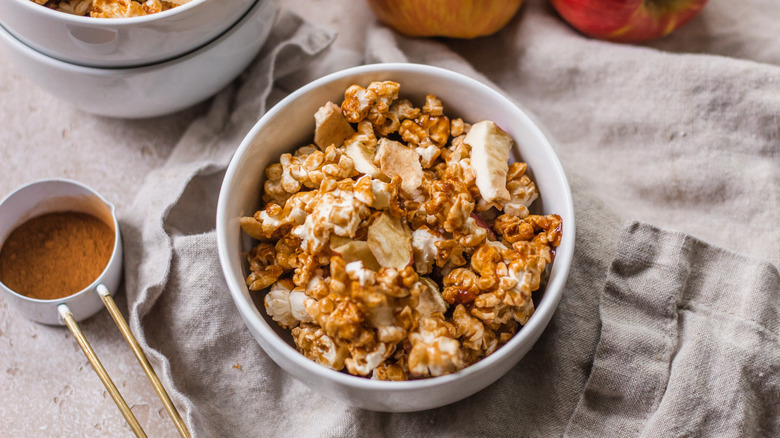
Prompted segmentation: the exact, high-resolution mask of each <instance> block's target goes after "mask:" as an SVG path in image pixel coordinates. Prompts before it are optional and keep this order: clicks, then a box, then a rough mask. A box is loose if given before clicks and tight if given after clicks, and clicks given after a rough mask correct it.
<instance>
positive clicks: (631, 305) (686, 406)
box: [566, 222, 780, 437]
mask: <svg viewBox="0 0 780 438" xmlns="http://www.w3.org/2000/svg"><path fill="white" fill-rule="evenodd" d="M735 291H739V293H734V292H735ZM600 316H601V320H602V330H601V337H600V340H599V344H598V347H597V349H596V355H595V357H594V362H593V368H592V371H591V374H590V377H589V379H588V382H587V384H586V386H585V390H584V392H583V395H582V397H581V399H580V401H579V403H578V406H577V409H576V410H575V412H574V414H573V416H572V418H571V420H570V422H569V425H568V428H567V430H566V435H567V436H652V437H664V436H733V437H739V436H777V435H778V434H780V403H779V402H780V350H778V342H779V341H780V330H778V327H779V326H778V322H780V276H779V275H778V271H777V268H775V267H774V266H773V265H771V264H769V263H767V262H763V261H760V260H755V259H751V258H749V257H746V256H744V255H741V254H737V253H733V252H730V251H726V250H724V249H721V248H717V247H713V246H710V245H708V244H706V243H704V242H702V241H700V240H697V239H695V238H693V237H691V236H690V235H687V234H684V233H678V232H671V231H665V230H662V229H660V228H657V227H654V226H652V225H648V224H644V223H641V222H633V223H631V224H629V225H628V226H627V227H626V228H625V230H624V232H623V233H622V235H621V238H620V243H619V249H618V251H617V254H616V256H615V260H614V261H613V263H612V265H611V267H610V272H609V274H608V276H607V283H606V285H605V287H604V290H603V293H602V296H601V303H600Z"/></svg>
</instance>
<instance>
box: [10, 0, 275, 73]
mask: <svg viewBox="0 0 780 438" xmlns="http://www.w3.org/2000/svg"><path fill="white" fill-rule="evenodd" d="M0 1H5V0H0ZM17 1H23V2H29V3H32V4H33V5H38V4H37V3H35V2H33V1H31V0H17ZM193 1H196V0H193ZM215 1H216V0H215ZM268 1H269V0H252V2H254V3H253V5H252V6H251V7H250V8H249V9H247V11H246V12H244V14H243V15H242V16H241V17H240V18H239V19H238V20H236V22H235V23H233V24H232V25H231V26H230V27H228V28H227V29H225V30H224V31H223V32H222V33H221V34H219V35H217V36H216V37H214V38H213V39H212V40H211V41H209V42H207V43H206V44H204V45H202V46H200V47H198V48H195V49H193V50H192V51H189V52H187V53H184V54H182V55H180V56H177V57H174V58H170V59H165V60H162V61H159V62H152V63H150V64H143V65H138V66H130V67H90V66H86V65H81V64H74V63H71V62H67V61H63V60H61V59H58V58H54V57H52V56H49V55H46V54H45V53H42V52H39V51H38V50H36V49H34V48H32V47H30V46H28V45H27V44H25V43H24V42H23V41H21V40H20V39H19V38H17V37H16V36H15V35H14V34H12V33H11V32H10V31H9V30H8V29H6V28H5V26H3V24H2V23H0V39H4V40H5V41H6V42H7V43H8V44H9V45H11V46H13V48H14V49H15V50H18V51H20V52H23V53H25V54H27V55H28V56H30V57H31V58H34V60H35V61H36V62H40V63H43V64H46V65H47V66H49V67H52V68H56V69H66V70H70V71H72V72H74V73H77V74H85V75H91V76H114V75H117V74H120V75H125V74H142V73H144V72H149V71H154V70H158V69H161V68H166V67H168V66H170V65H175V64H179V63H183V62H187V61H188V60H190V59H192V58H193V57H196V56H199V55H201V54H203V53H204V52H207V51H209V50H212V49H214V48H215V47H216V46H218V45H220V44H221V43H222V42H224V41H225V40H226V39H228V38H230V37H231V36H232V35H233V34H234V33H236V32H237V31H238V30H239V29H240V28H241V26H242V25H243V23H244V22H245V21H246V20H247V19H248V18H249V17H250V16H252V15H253V14H254V13H255V11H256V10H257V9H259V8H261V7H262V6H263V5H264V4H266V3H268ZM38 6H40V5H38ZM46 9H48V8H46ZM54 12H56V13H57V14H63V12H57V11H54ZM65 15H68V14H65ZM152 15H154V14H152ZM95 20H97V19H95ZM100 20H102V18H101V19H100Z"/></svg>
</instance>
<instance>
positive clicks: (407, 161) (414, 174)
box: [375, 138, 423, 194]
mask: <svg viewBox="0 0 780 438" xmlns="http://www.w3.org/2000/svg"><path fill="white" fill-rule="evenodd" d="M375 161H379V168H380V169H382V173H384V174H385V175H387V176H389V177H390V178H392V177H394V176H400V177H401V189H402V190H403V191H404V192H406V193H408V194H413V193H414V191H415V190H417V188H419V187H420V184H422V179H423V169H422V165H420V157H419V155H417V153H416V152H415V151H414V150H412V149H410V148H408V147H406V146H404V145H403V144H401V143H399V142H397V141H394V140H388V139H387V138H382V139H380V140H379V146H378V147H377V153H376V158H375Z"/></svg>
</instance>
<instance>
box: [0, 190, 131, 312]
mask: <svg viewBox="0 0 780 438" xmlns="http://www.w3.org/2000/svg"><path fill="white" fill-rule="evenodd" d="M121 276H122V238H121V236H120V233H119V223H118V222H117V219H116V213H115V209H114V206H113V205H112V204H111V203H109V202H108V201H106V200H105V199H104V198H103V197H102V196H100V195H99V194H98V193H97V192H95V191H94V190H92V189H91V188H89V187H87V186H86V185H84V184H82V183H79V182H77V181H72V180H67V179H51V180H44V181H38V182H34V183H32V184H28V185H26V186H23V187H21V188H19V189H17V190H16V191H15V192H13V193H11V194H10V195H8V196H7V197H6V198H5V199H4V200H3V201H2V202H0V290H2V291H3V292H5V294H6V296H7V297H9V300H10V301H11V302H12V303H13V304H14V306H15V307H16V308H17V309H18V310H19V311H20V312H21V313H22V314H24V315H25V316H26V317H27V318H29V319H32V320H33V321H37V322H40V323H43V324H49V325H64V324H65V322H64V321H63V319H62V317H61V316H60V314H59V312H58V306H59V305H60V304H67V306H68V308H70V311H71V312H72V313H73V317H74V318H75V320H76V321H81V320H83V319H86V318H88V317H90V316H92V315H93V314H95V313H97V312H98V311H99V310H101V309H102V308H103V303H102V301H101V298H100V295H99V294H98V293H97V287H98V285H101V284H102V285H104V286H105V287H106V288H107V289H108V290H109V291H111V293H112V294H113V293H114V291H116V290H117V287H118V286H119V281H120V279H121Z"/></svg>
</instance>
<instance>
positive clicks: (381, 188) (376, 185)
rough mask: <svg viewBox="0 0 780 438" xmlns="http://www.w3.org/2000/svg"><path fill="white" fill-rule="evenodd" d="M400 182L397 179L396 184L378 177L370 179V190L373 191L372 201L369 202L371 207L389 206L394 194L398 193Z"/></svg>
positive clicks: (381, 208) (380, 208)
mask: <svg viewBox="0 0 780 438" xmlns="http://www.w3.org/2000/svg"><path fill="white" fill-rule="evenodd" d="M400 182H401V181H400V179H399V180H398V184H395V185H393V184H392V183H391V184H388V183H386V182H384V181H382V180H378V179H374V180H371V191H372V192H374V202H373V203H372V204H371V207H372V208H375V209H377V210H384V209H386V208H388V207H390V201H391V199H393V196H394V195H395V196H397V195H398V185H399V184H400Z"/></svg>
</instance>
